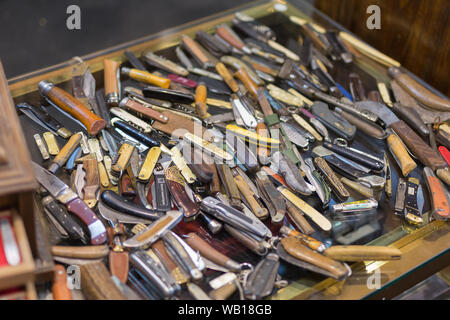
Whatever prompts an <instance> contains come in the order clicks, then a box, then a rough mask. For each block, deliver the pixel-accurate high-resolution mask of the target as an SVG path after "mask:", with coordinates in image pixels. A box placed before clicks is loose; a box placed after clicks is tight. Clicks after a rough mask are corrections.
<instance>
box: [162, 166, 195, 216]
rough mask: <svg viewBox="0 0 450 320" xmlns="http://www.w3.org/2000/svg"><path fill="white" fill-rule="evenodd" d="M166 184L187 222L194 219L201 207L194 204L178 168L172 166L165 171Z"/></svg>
mask: <svg viewBox="0 0 450 320" xmlns="http://www.w3.org/2000/svg"><path fill="white" fill-rule="evenodd" d="M165 176H166V183H167V186H168V187H169V190H170V194H171V195H172V196H173V199H174V200H175V203H176V204H177V206H178V207H179V208H181V210H182V211H183V214H184V218H185V219H186V220H191V219H194V218H195V216H196V215H197V214H198V212H199V211H200V206H199V205H198V204H197V203H195V202H193V201H192V200H191V199H190V198H189V196H188V194H187V192H186V189H185V188H184V179H183V176H182V175H181V173H180V171H179V170H178V168H177V167H176V166H171V167H169V168H167V169H166V171H165Z"/></svg>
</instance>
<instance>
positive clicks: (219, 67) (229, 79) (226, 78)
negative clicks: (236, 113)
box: [216, 62, 239, 93]
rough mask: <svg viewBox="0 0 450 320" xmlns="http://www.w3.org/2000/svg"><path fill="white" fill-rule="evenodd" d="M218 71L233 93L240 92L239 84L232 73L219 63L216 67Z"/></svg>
mask: <svg viewBox="0 0 450 320" xmlns="http://www.w3.org/2000/svg"><path fill="white" fill-rule="evenodd" d="M216 70H217V72H218V73H219V74H220V75H221V76H222V78H223V80H224V81H225V83H226V84H227V85H228V87H230V89H231V91H233V92H235V93H236V92H238V91H239V85H238V83H237V82H236V80H234V78H233V76H232V75H231V73H230V71H229V70H228V68H227V67H226V66H225V65H224V64H223V63H222V62H219V63H218V64H217V65H216Z"/></svg>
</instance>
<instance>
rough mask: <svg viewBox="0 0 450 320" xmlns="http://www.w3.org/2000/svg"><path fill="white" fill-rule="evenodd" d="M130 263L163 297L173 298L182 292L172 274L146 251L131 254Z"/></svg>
mask: <svg viewBox="0 0 450 320" xmlns="http://www.w3.org/2000/svg"><path fill="white" fill-rule="evenodd" d="M130 263H131V264H132V265H133V266H134V267H135V268H136V269H137V270H139V271H140V272H141V273H142V275H144V276H145V277H146V278H147V279H148V280H149V281H150V282H151V283H152V284H153V285H154V287H155V288H156V289H157V291H158V292H159V293H160V294H161V295H162V297H164V298H169V297H172V296H174V295H175V294H176V293H177V292H179V291H180V290H181V288H180V286H179V284H177V283H176V281H175V279H174V278H173V277H172V276H171V274H170V273H169V272H168V271H167V270H166V269H165V268H164V267H163V266H162V265H161V264H159V263H157V262H156V261H155V260H153V259H152V257H151V256H150V255H148V254H147V253H146V252H145V251H143V250H138V251H135V252H133V253H131V255H130Z"/></svg>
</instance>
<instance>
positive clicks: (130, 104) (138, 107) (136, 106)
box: [119, 97, 169, 123]
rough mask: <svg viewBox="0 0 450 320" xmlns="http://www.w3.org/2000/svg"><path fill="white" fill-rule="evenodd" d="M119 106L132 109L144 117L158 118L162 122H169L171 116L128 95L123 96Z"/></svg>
mask: <svg viewBox="0 0 450 320" xmlns="http://www.w3.org/2000/svg"><path fill="white" fill-rule="evenodd" d="M119 107H121V108H125V109H129V110H132V111H134V112H136V113H138V114H139V115H141V116H142V117H143V118H147V119H150V120H156V121H158V122H161V123H167V121H169V118H168V117H167V116H166V115H164V114H162V113H161V112H158V111H156V110H153V109H151V108H148V107H146V106H144V105H142V104H140V103H139V102H137V101H135V100H133V99H130V98H127V97H126V98H123V99H122V100H121V101H120V103H119Z"/></svg>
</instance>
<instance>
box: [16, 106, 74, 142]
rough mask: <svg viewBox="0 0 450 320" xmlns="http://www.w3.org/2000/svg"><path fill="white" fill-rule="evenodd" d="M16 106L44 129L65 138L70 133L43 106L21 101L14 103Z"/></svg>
mask: <svg viewBox="0 0 450 320" xmlns="http://www.w3.org/2000/svg"><path fill="white" fill-rule="evenodd" d="M16 108H17V109H18V110H20V111H21V112H22V113H23V114H24V115H26V116H27V117H28V118H30V119H31V120H33V121H34V122H35V123H37V124H38V125H40V126H41V127H42V128H44V129H46V130H50V131H51V132H53V133H54V134H57V135H59V136H60V137H62V138H64V139H67V138H69V137H70V136H71V135H72V133H71V132H70V131H69V130H67V129H66V128H64V127H63V125H62V124H61V123H60V122H59V121H58V120H56V119H55V118H53V117H52V116H51V115H50V114H49V113H48V111H47V109H46V108H45V107H44V106H41V107H40V108H39V107H35V106H32V105H30V104H29V103H26V102H22V103H19V104H17V105H16Z"/></svg>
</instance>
